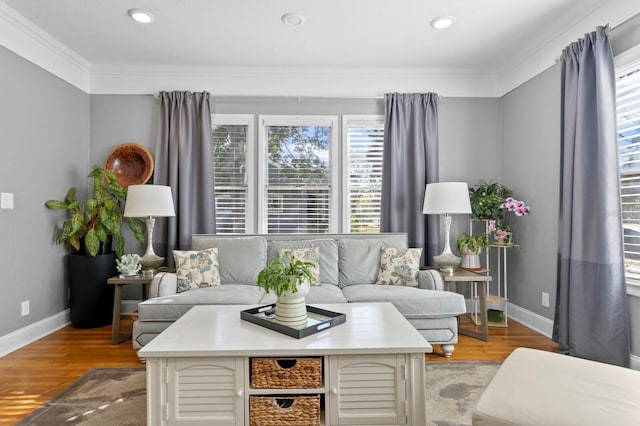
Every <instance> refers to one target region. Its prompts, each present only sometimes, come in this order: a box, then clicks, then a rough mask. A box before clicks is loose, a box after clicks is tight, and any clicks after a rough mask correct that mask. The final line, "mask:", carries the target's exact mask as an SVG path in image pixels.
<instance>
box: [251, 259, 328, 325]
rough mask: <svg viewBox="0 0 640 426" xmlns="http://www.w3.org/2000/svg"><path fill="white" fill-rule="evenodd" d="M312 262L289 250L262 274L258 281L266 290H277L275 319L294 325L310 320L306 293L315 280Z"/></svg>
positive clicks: (268, 265)
mask: <svg viewBox="0 0 640 426" xmlns="http://www.w3.org/2000/svg"><path fill="white" fill-rule="evenodd" d="M314 266H315V265H314V264H313V263H312V262H304V261H302V260H300V259H297V258H295V257H294V256H292V255H291V253H289V252H285V253H284V254H283V255H282V256H281V257H276V258H274V259H271V260H270V261H269V263H268V264H267V266H266V268H264V269H263V270H262V271H260V273H259V274H258V279H257V281H256V284H257V285H258V286H259V287H262V288H264V290H265V291H266V292H272V293H275V295H276V297H277V301H276V315H275V321H276V322H278V323H280V324H282V325H286V326H288V327H292V328H300V327H303V326H304V325H306V323H307V305H306V303H305V296H306V295H307V293H309V289H310V286H311V282H312V281H313V279H314V276H313V273H312V270H313V268H314Z"/></svg>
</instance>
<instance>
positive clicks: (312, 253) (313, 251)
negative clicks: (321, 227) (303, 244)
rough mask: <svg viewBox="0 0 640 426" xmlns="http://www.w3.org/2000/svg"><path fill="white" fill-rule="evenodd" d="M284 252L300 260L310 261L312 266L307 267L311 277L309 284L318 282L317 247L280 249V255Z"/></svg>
mask: <svg viewBox="0 0 640 426" xmlns="http://www.w3.org/2000/svg"><path fill="white" fill-rule="evenodd" d="M285 253H289V254H290V255H291V257H293V258H294V259H296V260H300V261H302V262H309V263H312V264H313V266H310V267H309V270H310V272H311V275H312V276H313V279H312V280H311V281H310V282H309V284H318V283H319V278H320V266H319V261H320V249H319V248H318V247H313V248H298V249H280V257H282V256H284V255H285Z"/></svg>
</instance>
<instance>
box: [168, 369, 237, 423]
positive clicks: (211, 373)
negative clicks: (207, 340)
mask: <svg viewBox="0 0 640 426" xmlns="http://www.w3.org/2000/svg"><path fill="white" fill-rule="evenodd" d="M243 365H244V364H243V360H242V358H209V359H176V360H169V361H168V386H167V417H168V419H169V422H168V423H169V424H175V425H215V426H233V425H244V399H245V398H244V389H243V384H244V379H243V377H244V367H243Z"/></svg>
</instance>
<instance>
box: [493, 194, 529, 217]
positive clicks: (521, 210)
mask: <svg viewBox="0 0 640 426" xmlns="http://www.w3.org/2000/svg"><path fill="white" fill-rule="evenodd" d="M500 208H502V209H507V211H510V212H514V213H515V214H516V216H525V215H528V214H529V213H531V209H530V208H529V206H526V205H525V204H524V201H520V200H516V199H515V198H512V197H509V198H507V199H506V200H505V202H504V203H502V205H501V206H500Z"/></svg>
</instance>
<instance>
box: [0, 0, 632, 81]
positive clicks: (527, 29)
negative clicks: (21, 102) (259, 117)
mask: <svg viewBox="0 0 640 426" xmlns="http://www.w3.org/2000/svg"><path fill="white" fill-rule="evenodd" d="M621 1H623V0H535V1H530V0H431V1H430V0H323V1H318V0H215V1H214V0H2V2H4V3H5V4H6V5H8V6H9V8H11V9H13V10H14V11H15V12H17V13H18V14H19V15H21V16H22V17H24V18H26V21H27V22H30V23H32V24H35V26H36V27H38V28H39V29H41V30H43V31H44V32H45V33H46V34H47V35H48V36H51V37H52V38H53V39H55V40H57V41H59V42H61V43H62V44H63V45H64V46H66V47H67V48H68V49H70V50H71V51H72V52H73V54H74V55H77V56H78V57H79V58H81V60H82V61H86V64H87V65H88V68H89V73H90V74H91V73H99V72H100V70H106V69H108V70H111V71H113V70H115V69H118V68H122V69H132V68H136V67H138V68H140V67H147V68H149V67H157V68H158V69H160V68H162V69H168V68H171V69H174V70H175V69H179V68H188V69H190V70H191V71H193V70H194V69H197V68H198V67H201V68H202V69H208V68H210V67H227V68H229V67H231V68H234V67H235V68H238V67H239V68H241V69H244V70H250V69H252V68H256V69H257V68H259V69H261V70H265V69H267V70H268V69H270V68H274V69H277V68H288V67H292V68H296V69H324V70H327V69H359V70H367V69H405V70H406V69H413V70H425V72H431V73H433V72H435V71H437V72H439V73H446V72H455V73H467V74H476V75H479V74H498V73H502V72H504V71H505V70H508V69H512V68H514V67H517V66H518V65H519V64H521V63H523V62H526V61H527V60H528V59H529V58H531V57H533V56H535V55H536V54H538V53H539V52H540V51H541V50H542V49H544V48H546V47H548V46H549V45H550V44H553V42H554V41H555V40H557V39H558V38H559V37H561V36H562V35H563V34H564V33H565V32H566V31H567V28H571V27H574V26H576V25H577V24H579V23H580V22H582V21H583V20H585V18H587V17H589V16H594V15H595V16H598V13H599V11H600V10H603V9H604V7H605V5H606V4H607V3H616V2H621ZM5 8H6V6H5ZM132 8H138V9H145V10H148V11H150V12H151V13H153V15H154V16H155V21H154V22H152V23H151V24H147V25H143V24H138V23H135V22H134V21H132V20H131V19H130V18H129V17H128V15H127V10H128V9H132ZM287 12H294V13H299V14H301V15H303V16H304V18H305V22H304V23H303V24H302V25H300V26H297V27H293V26H287V25H285V24H283V23H282V22H281V16H282V15H283V14H285V13H287ZM441 15H450V16H453V17H455V22H454V24H453V25H452V26H451V27H450V28H448V29H445V30H436V29H434V28H432V27H431V26H430V25H429V22H430V21H431V20H432V19H434V18H435V17H437V16H441ZM602 17H603V19H607V18H608V16H606V14H604V13H603V14H602ZM606 23H608V22H607V21H604V22H600V24H606ZM612 24H613V22H612ZM588 30H593V27H590V28H589V29H588ZM583 32H586V30H585V31H583ZM559 54H560V51H557V52H556V56H559Z"/></svg>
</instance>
